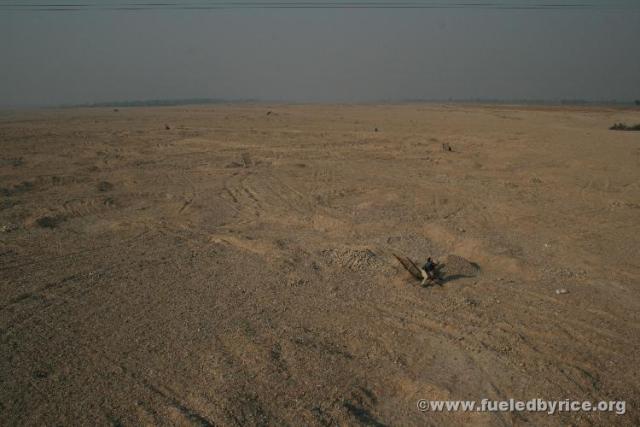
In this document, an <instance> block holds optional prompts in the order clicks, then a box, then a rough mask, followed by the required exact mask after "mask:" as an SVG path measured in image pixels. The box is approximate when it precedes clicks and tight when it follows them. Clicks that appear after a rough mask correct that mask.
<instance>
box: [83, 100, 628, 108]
mask: <svg viewBox="0 0 640 427" xmlns="http://www.w3.org/2000/svg"><path fill="white" fill-rule="evenodd" d="M309 102H310V103H313V101H309ZM243 103H284V104H287V103H290V104H297V103H300V102H297V101H291V102H288V101H285V100H259V99H219V98H184V99H148V100H132V101H107V102H94V103H90V104H81V105H74V106H73V107H109V108H120V107H123V108H124V107H172V106H178V105H205V104H243ZM335 103H336V104H341V103H344V102H341V101H336V102H335ZM353 103H355V104H359V103H364V104H376V103H382V104H403V103H444V104H447V103H453V104H496V105H509V104H519V105H566V106H572V105H573V106H603V105H610V106H620V107H623V106H632V105H636V106H640V100H635V101H617V100H612V101H592V100H585V99H559V100H545V99H492V98H471V99H464V98H447V99H426V98H410V99H401V100H384V99H381V100H377V101H368V102H357V101H354V102H353Z"/></svg>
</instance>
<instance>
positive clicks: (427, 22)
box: [0, 0, 640, 107]
mask: <svg viewBox="0 0 640 427" xmlns="http://www.w3.org/2000/svg"><path fill="white" fill-rule="evenodd" d="M134 3H137V4H141V3H145V2H144V1H143V0H137V1H127V0H121V1H70V0H59V1H58V2H56V1H50V0H40V1H33V2H25V1H17V0H14V1H6V0H0V106H4V107H6V106H29V105H55V104H74V103H86V102H99V101H112V100H141V99H165V98H192V97H197V98H228V99H247V98H251V99H264V100H283V101H347V102H352V101H356V102H357V101H372V100H402V99H418V98H422V99H448V98H458V99H459V98H503V99H523V98H528V99H561V98H581V99H595V100H605V99H606V100H609V99H623V100H632V99H638V98H640V51H639V46H640V1H638V0H619V1H615V0H614V1H611V0H608V1H588V0H585V1H583V2H580V3H588V4H589V5H591V7H582V6H578V7H569V6H570V5H575V4H577V3H578V2H575V1H573V2H572V1H564V0H554V1H547V2H544V1H526V0H522V1H498V0H496V1H494V2H492V4H491V5H489V4H488V3H489V2H482V1H477V2H476V6H473V7H468V6H462V5H460V3H461V2H455V1H446V0H440V1H437V2H436V1H428V0H423V1H419V0H417V1H413V2H390V1H384V0H378V3H379V4H378V6H389V5H396V6H397V5H401V4H402V5H404V6H416V5H417V6H424V5H426V6H434V7H427V8H415V7H413V8H386V7H385V8H369V7H359V8H315V7H313V8H299V6H300V2H294V3H292V5H293V6H295V7H293V8H291V7H287V8H272V7H271V6H275V4H274V2H266V3H265V2H262V3H263V4H262V6H266V7H241V8H237V7H236V8H234V7H229V8H220V9H215V8H211V6H212V5H216V4H218V5H221V4H222V3H223V2H216V1H206V0H201V1H182V2H179V1H173V2H166V3H165V4H164V5H156V6H153V7H148V6H144V5H143V6H138V7H137V9H134V10H131V9H127V7H128V6H131V5H132V4H134ZM155 3H162V1H159V0H157V1H155ZM224 3H233V2H224ZM255 3H258V2H255ZM320 3H323V2H315V3H313V2H312V6H313V5H316V6H317V5H319V4H320ZM334 3H339V4H341V5H344V4H346V3H349V4H351V5H353V4H354V3H357V2H356V1H352V2H344V1H343V2H339V1H334ZM465 3H473V1H469V0H467V1H466V2H465ZM544 3H554V4H556V5H559V6H554V7H547V8H542V9H540V8H538V7H536V5H541V4H544ZM29 4H40V5H43V4H51V5H54V4H66V5H69V4H76V5H78V6H77V9H76V10H43V9H56V7H52V8H43V7H41V6H37V7H36V6H34V7H30V6H28V5H29ZM118 5H119V6H118ZM176 5H177V6H176ZM184 5H186V6H192V7H196V8H194V9H183V8H181V7H180V6H184ZM370 5H371V2H370ZM122 6H124V8H120V9H118V8H116V7H122ZM227 6H228V5H227ZM289 6H291V5H289ZM503 6H508V7H510V8H505V7H503ZM522 6H532V7H531V8H523V7H522ZM57 9H69V8H68V7H62V8H60V7H58V8H57Z"/></svg>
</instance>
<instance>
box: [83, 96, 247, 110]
mask: <svg viewBox="0 0 640 427" xmlns="http://www.w3.org/2000/svg"><path fill="white" fill-rule="evenodd" d="M247 102H257V101H254V100H251V99H243V100H225V99H214V98H185V99H148V100H134V101H108V102H94V103H91V104H83V105H79V106H80V107H114V108H120V107H173V106H177V105H203V104H227V103H234V104H235V103H247Z"/></svg>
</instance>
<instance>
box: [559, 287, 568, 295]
mask: <svg viewBox="0 0 640 427" xmlns="http://www.w3.org/2000/svg"><path fill="white" fill-rule="evenodd" d="M568 293H569V291H568V290H566V289H565V288H560V289H556V294H558V295H564V294H568Z"/></svg>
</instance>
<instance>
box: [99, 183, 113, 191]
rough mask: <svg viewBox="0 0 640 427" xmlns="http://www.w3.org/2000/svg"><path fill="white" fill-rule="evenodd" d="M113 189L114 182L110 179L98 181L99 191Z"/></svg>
mask: <svg viewBox="0 0 640 427" xmlns="http://www.w3.org/2000/svg"><path fill="white" fill-rule="evenodd" d="M111 190H113V184H112V183H110V182H109V181H100V182H99V183H98V191H102V192H105V191H111Z"/></svg>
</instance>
